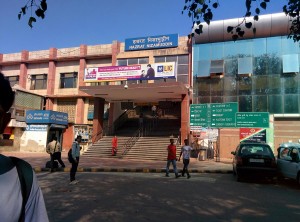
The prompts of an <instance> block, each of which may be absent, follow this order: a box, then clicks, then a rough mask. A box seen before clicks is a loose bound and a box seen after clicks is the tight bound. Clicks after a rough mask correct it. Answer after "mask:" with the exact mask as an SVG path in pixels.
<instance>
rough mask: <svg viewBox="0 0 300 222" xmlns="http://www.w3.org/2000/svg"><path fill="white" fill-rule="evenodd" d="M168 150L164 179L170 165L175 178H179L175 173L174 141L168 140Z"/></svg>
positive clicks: (167, 175) (167, 174)
mask: <svg viewBox="0 0 300 222" xmlns="http://www.w3.org/2000/svg"><path fill="white" fill-rule="evenodd" d="M167 150H168V160H167V166H166V177H169V168H170V164H171V163H172V165H173V170H174V173H175V178H178V177H180V176H179V175H178V172H177V167H176V161H177V158H176V146H175V145H174V139H170V145H169V146H168V148H167Z"/></svg>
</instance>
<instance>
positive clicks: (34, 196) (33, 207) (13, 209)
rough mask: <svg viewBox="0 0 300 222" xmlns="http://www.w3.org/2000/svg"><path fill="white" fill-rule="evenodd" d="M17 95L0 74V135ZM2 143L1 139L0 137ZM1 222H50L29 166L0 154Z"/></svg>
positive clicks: (14, 158) (19, 160) (40, 192)
mask: <svg viewBox="0 0 300 222" xmlns="http://www.w3.org/2000/svg"><path fill="white" fill-rule="evenodd" d="M14 97H15V94H14V92H13V91H12V89H11V86H10V83H9V81H8V80H6V79H5V78H4V75H3V74H2V73H0V134H2V133H3V131H4V129H5V128H6V125H7V124H8V122H9V121H10V113H7V111H8V110H9V109H10V107H11V106H12V104H13V102H14ZM0 139H1V137H0ZM0 190H1V194H0V206H1V207H0V215H1V221H31V222H40V221H43V222H47V221H49V219H48V215H47V211H46V207H45V203H44V198H43V194H42V191H41V189H40V187H39V185H38V182H37V178H36V175H35V173H34V172H33V170H32V167H31V166H30V164H29V163H27V162H25V161H24V160H21V159H18V158H16V157H7V156H4V155H2V154H0Z"/></svg>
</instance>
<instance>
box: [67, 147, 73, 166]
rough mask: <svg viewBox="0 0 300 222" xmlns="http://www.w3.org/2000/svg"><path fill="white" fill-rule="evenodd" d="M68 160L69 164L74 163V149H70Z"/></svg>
mask: <svg viewBox="0 0 300 222" xmlns="http://www.w3.org/2000/svg"><path fill="white" fill-rule="evenodd" d="M68 160H69V162H70V163H72V162H73V156H72V148H71V149H69V152H68Z"/></svg>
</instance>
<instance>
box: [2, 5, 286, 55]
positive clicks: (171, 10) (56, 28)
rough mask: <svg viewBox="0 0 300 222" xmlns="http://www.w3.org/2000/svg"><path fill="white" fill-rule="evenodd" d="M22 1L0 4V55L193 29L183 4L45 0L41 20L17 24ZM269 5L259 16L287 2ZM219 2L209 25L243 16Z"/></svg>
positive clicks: (182, 33) (279, 9) (184, 32)
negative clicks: (46, 6) (43, 13)
mask: <svg viewBox="0 0 300 222" xmlns="http://www.w3.org/2000/svg"><path fill="white" fill-rule="evenodd" d="M27 1H28V0H0V53H2V54H8V53H18V52H21V51H22V50H28V51H38V50H48V49H50V48H58V49H60V48H71V47H79V46H80V45H81V44H85V45H99V44H110V43H112V42H113V41H114V40H117V41H121V42H124V41H125V39H127V38H137V37H147V36H155V35H166V34H179V36H187V35H188V34H189V33H190V30H191V27H192V20H191V18H189V17H188V15H187V12H184V14H182V9H183V7H184V5H185V0H47V3H48V10H47V11H46V17H45V19H43V20H42V19H37V22H36V23H33V28H30V27H29V26H28V24H27V23H28V18H29V17H28V16H29V15H26V17H24V18H22V19H21V20H18V13H19V11H20V9H21V7H23V6H24V5H25V4H26V2H27ZM37 1H39V0H37ZM259 1H260V0H256V1H254V2H253V5H255V4H257V2H259ZM270 2H271V3H270V5H269V6H268V8H267V10H265V11H262V13H261V14H270V13H278V12H282V6H283V5H284V4H286V3H287V0H270ZM219 3H220V7H219V8H218V9H216V10H214V11H213V12H214V18H213V21H215V20H223V19H231V18H240V17H242V16H243V15H244V14H245V11H246V8H245V0H219ZM27 14H29V12H28V13H27Z"/></svg>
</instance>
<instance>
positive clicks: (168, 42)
mask: <svg viewBox="0 0 300 222" xmlns="http://www.w3.org/2000/svg"><path fill="white" fill-rule="evenodd" d="M177 46H178V34H170V35H158V36H149V37H141V38H131V39H125V51H137V50H145V49H162V48H174V47H177Z"/></svg>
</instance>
